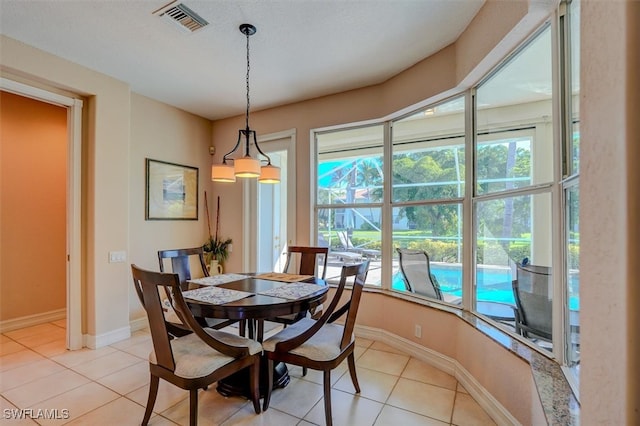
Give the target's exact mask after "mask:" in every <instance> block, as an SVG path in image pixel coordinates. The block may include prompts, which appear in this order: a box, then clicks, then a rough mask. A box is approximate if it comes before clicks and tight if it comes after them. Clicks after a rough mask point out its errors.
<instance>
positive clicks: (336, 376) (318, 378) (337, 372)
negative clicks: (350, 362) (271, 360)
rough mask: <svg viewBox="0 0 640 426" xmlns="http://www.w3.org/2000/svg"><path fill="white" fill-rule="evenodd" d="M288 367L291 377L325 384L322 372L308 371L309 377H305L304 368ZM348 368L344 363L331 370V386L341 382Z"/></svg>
mask: <svg viewBox="0 0 640 426" xmlns="http://www.w3.org/2000/svg"><path fill="white" fill-rule="evenodd" d="M287 367H288V368H289V375H290V376H291V377H296V378H299V379H302V380H307V381H309V382H313V383H317V384H319V385H322V384H323V383H324V376H323V373H322V371H319V370H310V369H307V375H306V376H303V375H302V367H298V366H297V365H288V366H287ZM347 368H348V367H347V364H346V363H343V364H340V365H338V366H337V367H336V368H334V369H333V370H331V386H333V385H334V384H335V383H336V382H337V381H338V380H340V378H341V377H342V376H343V375H344V373H345V372H346V371H347Z"/></svg>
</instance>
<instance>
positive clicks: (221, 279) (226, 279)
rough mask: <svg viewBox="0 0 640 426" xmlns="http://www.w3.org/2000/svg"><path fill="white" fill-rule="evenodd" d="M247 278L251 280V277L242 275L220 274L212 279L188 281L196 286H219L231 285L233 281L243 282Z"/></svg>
mask: <svg viewBox="0 0 640 426" xmlns="http://www.w3.org/2000/svg"><path fill="white" fill-rule="evenodd" d="M245 278H249V276H248V275H241V274H219V275H212V276H210V277H202V278H196V279H193V280H188V282H190V283H194V284H200V285H218V284H224V283H230V282H232V281H239V280H243V279H245Z"/></svg>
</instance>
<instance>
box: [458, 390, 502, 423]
mask: <svg viewBox="0 0 640 426" xmlns="http://www.w3.org/2000/svg"><path fill="white" fill-rule="evenodd" d="M451 423H452V424H454V425H459V426H495V424H496V423H495V422H494V421H493V420H492V419H491V417H489V415H488V414H487V413H486V412H485V411H484V410H483V409H482V407H480V405H479V404H478V403H477V402H476V401H475V400H474V399H473V398H472V397H471V396H470V395H467V394H464V393H460V392H458V393H457V395H456V402H455V404H454V406H453V419H452V422H451Z"/></svg>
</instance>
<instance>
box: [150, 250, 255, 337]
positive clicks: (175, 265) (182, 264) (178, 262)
mask: <svg viewBox="0 0 640 426" xmlns="http://www.w3.org/2000/svg"><path fill="white" fill-rule="evenodd" d="M165 259H169V260H170V261H171V270H172V272H173V273H174V274H178V277H179V278H180V288H181V289H182V291H185V290H188V289H189V280H190V279H191V278H192V274H191V264H192V263H194V264H196V265H199V266H200V268H201V270H200V274H199V275H200V276H204V277H208V276H209V270H208V269H207V263H206V262H205V259H204V250H203V249H202V247H193V248H184V249H170V250H158V263H159V264H160V272H165ZM166 308H167V310H166V311H165V312H166V313H165V318H166V320H167V322H168V323H169V325H168V327H169V331H170V333H171V334H173V335H176V336H183V335H184V334H188V333H189V331H188V330H187V329H186V328H185V327H184V325H183V324H181V323H180V321H179V318H178V317H177V316H176V315H175V313H174V312H173V310H172V309H171V308H170V307H166ZM197 320H198V322H199V323H200V325H202V326H204V327H211V328H214V329H216V330H219V329H221V328H224V327H227V326H229V325H231V324H233V323H235V322H237V321H235V320H228V319H219V318H199V317H198V318H197ZM243 325H244V324H241V325H240V327H239V328H240V331H241V334H244V326H243Z"/></svg>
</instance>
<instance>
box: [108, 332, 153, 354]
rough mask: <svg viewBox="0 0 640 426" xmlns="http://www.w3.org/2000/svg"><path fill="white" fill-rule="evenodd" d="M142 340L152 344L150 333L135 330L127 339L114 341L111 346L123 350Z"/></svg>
mask: <svg viewBox="0 0 640 426" xmlns="http://www.w3.org/2000/svg"><path fill="white" fill-rule="evenodd" d="M143 342H149V344H150V345H151V344H152V343H151V335H150V334H149V333H147V332H144V331H136V332H134V333H133V334H132V335H131V337H129V338H128V339H125V340H121V341H119V342H117V343H114V344H112V345H111V347H112V348H116V349H120V350H124V349H125V348H128V347H130V346H133V345H137V344H138V343H143Z"/></svg>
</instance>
